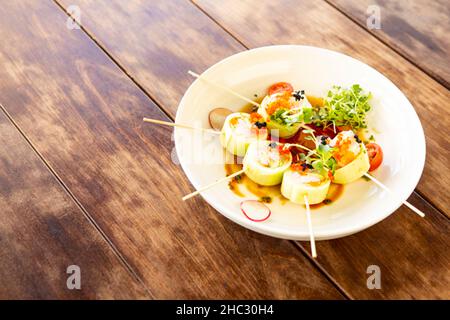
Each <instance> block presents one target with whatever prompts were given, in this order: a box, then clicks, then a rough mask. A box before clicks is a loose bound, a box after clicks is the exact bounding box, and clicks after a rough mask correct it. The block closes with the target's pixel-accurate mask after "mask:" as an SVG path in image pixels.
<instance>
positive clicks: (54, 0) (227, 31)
mask: <svg viewBox="0 0 450 320" xmlns="http://www.w3.org/2000/svg"><path fill="white" fill-rule="evenodd" d="M52 1H53V2H54V3H55V5H56V6H58V7H59V8H60V9H61V10H62V11H63V12H64V13H65V14H66V15H67V16H68V17H71V15H70V14H69V13H68V12H67V10H66V9H65V7H64V6H63V5H62V4H60V3H59V1H58V0H52ZM186 1H188V2H190V3H191V5H193V6H194V7H195V8H197V9H198V10H199V11H200V12H202V13H203V14H204V15H205V16H207V17H208V18H209V19H210V20H211V21H212V22H213V23H214V24H216V25H217V26H218V27H219V28H221V29H222V30H223V31H224V32H225V33H226V34H228V35H229V36H230V37H232V38H233V39H234V40H235V41H236V42H238V43H239V44H240V45H241V46H242V47H243V48H244V49H246V50H249V49H250V48H249V47H248V46H247V45H246V44H245V43H244V42H243V41H242V40H241V39H239V38H238V37H237V36H236V35H234V34H233V33H232V32H231V31H229V30H228V29H227V28H225V27H224V26H223V25H222V24H221V23H220V22H219V21H217V20H216V19H215V18H213V17H212V16H211V15H210V14H209V13H208V12H207V11H205V10H204V9H203V8H202V7H201V6H200V5H198V4H197V3H195V2H194V1H193V0H186ZM325 2H326V3H327V4H328V5H330V6H331V7H333V8H334V9H335V10H337V11H338V12H340V13H341V14H342V15H343V16H345V17H346V18H347V19H349V20H350V21H352V22H353V23H354V24H356V25H357V26H358V27H360V28H362V29H364V30H365V31H366V32H367V33H368V34H369V35H370V36H372V37H374V38H375V39H376V40H378V41H380V42H381V43H382V44H384V45H386V46H387V47H388V48H390V49H391V50H393V51H394V52H396V53H397V54H398V55H399V56H400V57H402V58H404V59H405V60H406V61H408V62H409V63H411V64H412V65H413V66H415V67H416V68H417V69H419V70H420V71H422V72H423V73H425V74H426V75H427V76H429V77H430V78H431V79H433V80H435V81H436V82H437V83H439V84H440V85H442V86H444V87H445V88H447V87H446V86H445V85H443V84H442V83H441V82H439V81H437V80H436V79H435V78H434V77H433V76H431V75H430V74H429V73H428V72H426V71H425V70H423V69H422V68H421V67H420V66H418V65H417V64H415V63H414V62H413V61H411V60H410V59H408V58H407V57H405V56H404V55H403V54H401V53H400V52H398V51H397V50H395V49H394V48H392V47H391V46H390V45H388V44H387V43H385V42H384V41H383V40H382V39H379V38H378V37H376V36H375V35H373V34H372V33H371V32H369V31H367V30H366V29H365V28H364V27H362V26H361V25H360V24H359V23H358V22H357V21H355V20H354V19H352V18H351V17H349V16H348V15H347V14H345V13H344V12H342V11H341V10H339V8H337V7H336V6H334V5H333V4H331V3H330V2H328V1H327V0H325ZM74 23H76V24H77V25H78V26H79V27H80V29H81V30H82V31H83V32H84V33H85V34H86V36H87V37H88V38H89V39H91V40H92V41H93V42H94V43H95V44H96V45H97V47H98V48H99V49H100V50H101V51H102V52H103V53H104V54H105V55H106V56H107V57H108V58H109V59H110V60H111V61H112V62H113V63H114V64H115V65H116V66H117V67H118V68H119V69H120V70H121V71H122V72H123V73H124V74H125V75H126V76H127V77H128V78H129V79H130V80H131V81H132V83H133V84H135V85H136V86H137V87H138V88H139V89H140V90H141V91H142V92H143V93H144V94H145V95H146V96H147V97H148V98H149V99H150V100H151V101H152V102H153V103H154V104H155V105H156V106H157V107H158V108H159V109H160V110H161V111H162V112H163V113H164V114H165V116H166V117H168V118H169V119H170V120H172V121H174V117H173V116H172V115H171V114H170V112H169V111H168V110H167V109H166V108H164V106H162V105H161V104H160V103H159V102H158V100H157V99H156V98H155V97H154V96H153V95H152V94H151V93H150V92H149V91H148V90H146V89H145V88H144V86H142V85H141V84H140V83H139V82H138V80H137V79H135V78H134V77H133V75H132V74H131V73H130V72H128V71H127V69H126V68H125V67H124V66H123V65H122V64H121V63H120V62H119V61H118V60H117V59H116V58H115V57H114V56H113V55H112V54H111V53H109V52H108V50H107V49H106V47H105V46H104V45H103V44H102V43H101V42H100V40H98V39H97V38H96V37H95V36H94V35H93V34H92V33H91V32H89V30H87V28H85V27H84V26H83V25H82V24H79V23H78V22H77V21H74ZM19 130H20V129H19ZM23 135H24V134H23ZM24 137H25V139H26V136H25V135H24ZM33 149H34V147H33ZM36 152H37V151H36ZM37 153H38V152H37ZM42 159H43V158H42ZM43 161H44V162H45V160H44V159H43ZM51 171H52V170H51ZM53 172H54V171H52V173H53ZM54 174H55V176H56V177H57V175H56V173H54ZM57 179H58V181H60V183H61V184H62V185H63V186H65V185H64V183H63V182H62V180H60V179H59V177H57ZM65 188H67V187H65ZM67 192H68V193H69V194H70V195H71V196H72V197H73V199H74V201H76V203H77V204H79V206H80V208H82V205H81V203H79V201H78V200H77V199H76V198H75V197H74V196H73V195H72V193H71V191H70V190H69V189H68V188H67ZM414 192H415V193H416V194H417V195H418V196H419V197H420V198H421V199H422V200H423V201H424V202H425V203H426V204H428V205H429V206H431V207H432V208H434V209H435V210H437V212H439V213H440V214H441V215H443V216H444V217H445V218H446V219H450V217H448V216H447V215H446V214H445V213H444V212H442V211H441V210H439V209H438V208H436V206H435V205H434V204H433V203H431V202H430V201H429V200H428V199H426V198H425V197H424V196H423V195H421V194H419V193H418V192H417V191H416V190H415V191H414ZM83 211H84V212H85V214H86V215H87V216H89V217H90V215H89V213H88V212H87V211H86V210H84V208H83ZM90 219H92V218H90ZM91 222H92V223H93V224H94V225H97V224H96V223H95V221H94V220H93V219H92V221H91ZM97 228H98V229H99V232H101V233H102V235H104V237H105V240H107V241H108V242H109V243H110V244H111V246H114V245H113V243H112V242H111V241H110V240H109V239H108V237H107V236H106V234H104V233H103V231H101V229H100V228H99V227H97ZM287 241H288V242H290V243H291V244H292V245H293V246H294V247H295V248H297V250H299V251H300V252H301V254H302V255H304V256H305V257H306V258H307V259H308V260H309V261H310V263H311V264H312V265H313V266H314V267H315V268H316V269H317V270H318V271H319V272H320V273H321V274H322V275H323V276H324V277H325V278H326V279H327V280H328V281H329V282H330V283H331V284H332V285H333V286H334V287H335V288H336V289H337V290H338V291H339V293H341V294H342V295H343V296H344V297H345V298H347V299H351V300H353V299H354V298H353V297H352V296H351V295H350V294H349V293H348V292H346V291H345V289H344V288H343V287H341V286H340V285H339V283H338V282H337V280H335V279H334V278H333V277H332V276H331V275H330V274H329V273H328V272H327V271H326V269H325V268H324V267H323V266H322V265H321V264H320V263H319V262H317V261H315V260H314V259H312V258H311V257H310V256H309V254H308V252H307V251H306V250H305V249H304V248H303V247H302V246H301V245H300V244H299V243H297V242H296V241H295V240H287ZM114 248H115V247H114ZM116 250H117V249H116ZM117 254H119V255H120V257H122V255H121V254H120V252H118V251H117ZM122 259H123V257H122ZM123 262H124V263H125V264H126V265H127V266H128V268H130V270H132V269H131V266H129V264H128V263H127V262H126V260H125V259H124V260H123ZM132 272H133V274H134V271H132ZM135 276H137V274H136V275H135ZM139 281H140V282H141V283H143V282H142V280H141V279H140V278H139ZM145 288H146V289H147V290H148V291H149V289H148V288H147V287H146V286H145ZM149 292H150V291H149ZM152 296H153V295H152Z"/></svg>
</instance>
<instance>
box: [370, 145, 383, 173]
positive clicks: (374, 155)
mask: <svg viewBox="0 0 450 320" xmlns="http://www.w3.org/2000/svg"><path fill="white" fill-rule="evenodd" d="M366 148H367V152H368V154H369V161H370V168H369V171H373V170H375V169H376V168H378V167H379V166H380V164H381V162H383V150H382V149H381V147H380V146H379V145H378V144H376V143H368V144H367V145H366Z"/></svg>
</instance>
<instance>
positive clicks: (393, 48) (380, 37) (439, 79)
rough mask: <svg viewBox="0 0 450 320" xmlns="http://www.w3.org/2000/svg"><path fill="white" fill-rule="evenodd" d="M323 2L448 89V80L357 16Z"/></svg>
mask: <svg viewBox="0 0 450 320" xmlns="http://www.w3.org/2000/svg"><path fill="white" fill-rule="evenodd" d="M324 2H326V3H327V4H328V5H329V6H331V7H332V8H333V9H335V10H336V11H338V12H340V13H341V14H342V15H343V16H345V17H346V18H347V19H349V20H350V21H352V22H353V23H355V24H356V25H357V26H358V27H360V28H361V29H363V30H364V31H366V32H367V33H368V34H370V35H371V36H372V37H374V38H375V39H377V40H378V41H380V42H381V43H383V44H384V45H385V46H386V47H388V48H389V49H391V50H392V51H394V52H395V53H397V54H398V55H399V56H401V57H402V58H403V59H405V60H406V61H408V62H409V63H411V64H412V65H413V66H415V67H416V68H417V69H419V70H420V71H422V72H423V73H425V74H426V75H427V76H428V77H430V78H431V79H433V80H434V81H436V82H437V83H439V84H440V85H441V86H443V87H444V88H445V89H447V90H450V83H449V82H448V81H446V80H445V79H444V78H442V77H441V76H439V75H437V74H434V73H433V72H432V71H431V70H428V69H427V68H426V67H423V66H421V65H420V64H418V63H417V62H415V61H414V59H413V58H411V57H409V56H408V54H407V53H406V52H403V50H402V49H400V48H396V47H395V46H394V45H391V44H390V43H389V41H387V40H385V39H383V37H382V36H379V35H377V34H376V33H374V32H370V31H369V30H367V29H366V28H365V27H364V25H363V24H362V23H360V22H359V21H358V19H357V18H355V17H354V16H353V15H352V14H351V13H347V12H346V11H344V9H343V8H342V7H341V6H339V5H338V4H335V3H333V2H332V1H330V0H324Z"/></svg>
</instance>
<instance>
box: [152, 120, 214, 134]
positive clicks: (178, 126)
mask: <svg viewBox="0 0 450 320" xmlns="http://www.w3.org/2000/svg"><path fill="white" fill-rule="evenodd" d="M143 120H144V122H150V123H156V124H162V125H165V126H169V127H177V128H184V129H191V130H200V131H203V132H207V133H212V134H217V135H220V131H215V130H211V129H205V128H200V127H192V126H188V125H185V124H180V123H173V122H167V121H161V120H156V119H149V118H144V119H143Z"/></svg>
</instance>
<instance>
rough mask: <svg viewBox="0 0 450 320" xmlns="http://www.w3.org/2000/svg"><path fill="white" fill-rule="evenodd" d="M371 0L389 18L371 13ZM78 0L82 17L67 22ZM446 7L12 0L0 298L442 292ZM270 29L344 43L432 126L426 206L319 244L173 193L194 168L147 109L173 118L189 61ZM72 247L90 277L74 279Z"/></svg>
mask: <svg viewBox="0 0 450 320" xmlns="http://www.w3.org/2000/svg"><path fill="white" fill-rule="evenodd" d="M371 4H377V5H378V6H379V8H380V12H381V29H379V30H377V29H374V30H368V29H367V28H366V19H367V13H366V10H367V7H368V5H371ZM74 6H77V7H74ZM73 8H79V9H80V13H81V16H80V24H81V26H82V28H81V29H79V28H68V27H67V26H68V22H67V21H68V15H67V10H69V11H70V12H73V11H72V10H73ZM449 17H450V5H449V3H448V1H444V0H439V1H433V2H432V3H430V2H429V1H425V0H415V1H408V2H396V1H381V0H380V1H375V2H374V1H372V0H371V1H369V0H364V1H356V0H327V1H318V0H315V1H294V0H282V1H261V0H258V1H257V0H247V1H237V0H225V1H214V0H194V1H188V0H171V1H167V0H152V1H144V0H129V1H121V0H102V1H101V0H55V1H52V0H42V1H35V0H17V1H4V2H3V3H2V6H0V39H2V46H1V47H0V65H1V68H0V92H1V95H0V104H1V107H0V108H1V109H0V298H3V299H4V298H34V299H59V298H63V299H65V298H67V299H95V298H104V299H109V298H117V299H136V298H137V299H164V298H177V299H179V298H188V299H189V298H213V299H215V298H232V299H234V298H243V299H247V298H248V299H256V298H267V299H391V298H393V299H409V298H415V299H429V298H439V299H449V298H450V268H449V267H450V233H449V231H450V223H449V219H450V210H449V209H450V199H449V193H450V184H449V183H448V180H449V179H450V173H449V170H448V169H449V165H448V163H447V161H449V158H450V143H449V134H450V132H449V129H448V128H449V126H450V111H449V110H450V107H449V104H450V92H449V89H450V87H449V86H450V63H449V55H450V42H449V39H450V38H449V37H448V34H449V32H450V21H449V19H450V18H449ZM69 22H70V21H69ZM70 25H71V24H70V23H69V26H70ZM72 25H73V24H72ZM270 44H306V45H314V46H319V47H324V48H328V49H332V50H337V51H341V52H343V53H346V54H349V55H351V56H353V57H355V58H357V59H360V60H362V61H364V62H365V63H367V64H369V65H371V66H373V67H375V68H376V69H377V70H379V71H381V72H382V73H384V74H385V75H386V76H387V77H389V78H390V79H391V80H392V81H393V82H394V83H395V84H396V85H397V86H398V87H399V88H400V89H401V90H402V91H403V92H404V93H405V95H406V96H407V97H408V98H409V99H410V101H411V102H412V104H413V105H414V107H415V109H416V111H417V113H418V115H419V117H420V119H421V122H422V125H423V127H424V130H425V134H426V142H427V159H426V165H425V170H424V173H423V176H422V179H421V180H420V183H419V185H418V186H417V188H416V190H415V192H414V193H413V194H412V195H411V197H410V199H409V200H410V201H411V202H412V203H413V204H414V205H416V206H417V207H418V208H420V209H421V210H423V211H425V212H426V213H427V216H426V218H425V219H421V218H419V217H418V216H417V215H415V214H413V213H411V211H409V210H408V209H407V208H405V207H402V208H400V209H399V210H397V212H395V213H394V214H392V215H391V216H390V217H389V218H388V219H386V220H384V221H382V222H380V223H378V224H377V225H375V226H373V227H371V228H369V229H367V230H365V231H363V232H360V233H358V234H355V235H352V236H349V237H346V238H342V239H338V240H333V241H323V242H319V243H318V244H317V247H318V252H319V258H318V259H317V260H312V259H311V258H310V256H309V243H307V242H295V241H288V240H280V239H274V238H270V237H266V236H263V235H260V234H257V233H254V232H252V231H249V230H246V229H244V228H242V227H240V226H238V225H236V224H234V223H232V222H231V221H229V220H228V219H226V218H224V217H223V216H222V215H220V214H219V213H217V212H216V211H215V210H214V209H212V207H211V206H209V205H208V204H207V203H206V202H205V201H204V200H203V199H201V197H197V198H195V199H192V200H191V201H188V202H183V201H181V196H182V195H184V194H186V193H189V192H190V191H191V190H192V186H191V185H190V183H189V181H188V180H187V178H186V177H185V175H184V173H183V171H182V170H181V167H180V166H179V165H176V164H174V163H173V162H172V161H171V153H172V149H173V143H172V141H171V134H172V130H171V129H170V128H167V127H161V126H152V125H146V124H144V123H143V122H142V117H144V116H147V117H152V118H158V119H162V120H166V121H173V119H174V115H175V112H176V108H177V105H178V102H179V100H180V98H181V96H182V95H183V93H184V91H185V90H186V88H187V87H188V86H189V84H190V83H191V82H192V78H190V77H189V76H188V75H187V74H186V71H187V70H189V69H192V70H195V71H197V72H202V71H203V70H205V69H206V68H207V67H209V66H210V65H212V64H214V63H215V62H217V61H219V60H221V59H223V58H225V57H227V56H229V55H232V54H234V53H236V52H240V51H243V50H247V49H249V48H254V47H259V46H264V45H270ZM410 161H414V159H410ZM69 265H78V266H79V267H80V269H81V285H82V287H81V290H69V289H68V288H67V286H66V280H67V277H68V274H67V273H66V269H67V267H68V266H69ZM369 265H378V266H379V267H380V269H381V276H382V278H381V279H382V288H381V289H379V290H369V289H368V288H367V286H366V280H367V277H368V276H369V275H368V274H367V273H366V270H367V267H368V266H369Z"/></svg>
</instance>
